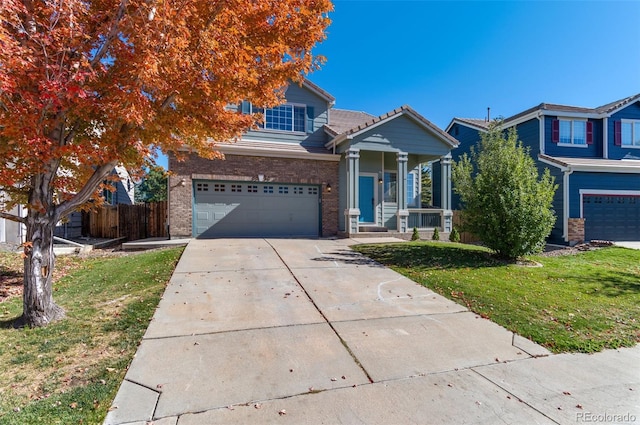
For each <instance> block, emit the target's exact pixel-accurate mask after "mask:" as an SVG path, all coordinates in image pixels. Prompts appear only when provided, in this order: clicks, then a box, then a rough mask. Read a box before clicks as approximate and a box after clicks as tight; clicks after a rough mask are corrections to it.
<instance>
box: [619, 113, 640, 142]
mask: <svg viewBox="0 0 640 425" xmlns="http://www.w3.org/2000/svg"><path fill="white" fill-rule="evenodd" d="M618 141H620V143H617V142H618ZM616 144H617V145H619V146H624V147H628V148H640V120H622V121H619V124H618V122H616Z"/></svg>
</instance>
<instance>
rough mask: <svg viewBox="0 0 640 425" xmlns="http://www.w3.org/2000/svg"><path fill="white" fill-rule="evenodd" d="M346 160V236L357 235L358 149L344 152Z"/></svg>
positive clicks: (358, 215)
mask: <svg viewBox="0 0 640 425" xmlns="http://www.w3.org/2000/svg"><path fill="white" fill-rule="evenodd" d="M346 158H347V209H346V210H345V211H344V215H345V230H346V232H347V234H348V235H351V234H354V233H358V220H359V218H360V208H359V204H358V198H359V192H358V190H359V189H358V180H359V176H360V149H354V148H350V149H349V150H347V152H346Z"/></svg>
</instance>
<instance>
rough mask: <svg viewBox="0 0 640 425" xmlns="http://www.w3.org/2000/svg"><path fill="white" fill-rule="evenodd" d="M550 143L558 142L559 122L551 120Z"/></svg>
mask: <svg viewBox="0 0 640 425" xmlns="http://www.w3.org/2000/svg"><path fill="white" fill-rule="evenodd" d="M551 141H552V142H553V143H558V142H559V141H560V120H553V122H552V123H551Z"/></svg>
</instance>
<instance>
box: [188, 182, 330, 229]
mask: <svg viewBox="0 0 640 425" xmlns="http://www.w3.org/2000/svg"><path fill="white" fill-rule="evenodd" d="M194 193H195V205H194V212H193V214H194V217H193V222H194V233H195V236H196V237H202V238H207V237H249V236H258V237H263V236H272V237H273V236H311V237H316V236H318V231H319V227H320V226H319V222H320V220H319V217H320V212H319V210H320V208H319V198H318V197H319V187H318V186H305V185H294V184H274V183H257V182H247V183H244V182H221V181H194Z"/></svg>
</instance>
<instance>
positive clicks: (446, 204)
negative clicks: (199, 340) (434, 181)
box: [440, 153, 453, 232]
mask: <svg viewBox="0 0 640 425" xmlns="http://www.w3.org/2000/svg"><path fill="white" fill-rule="evenodd" d="M440 169H441V170H442V173H441V175H442V186H441V189H442V195H441V205H442V210H443V211H442V231H443V232H451V230H452V227H453V212H452V211H451V154H450V153H448V154H447V155H445V156H443V157H442V158H441V159H440Z"/></svg>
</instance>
